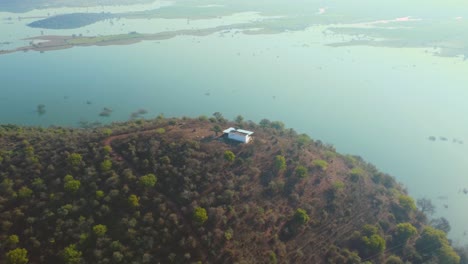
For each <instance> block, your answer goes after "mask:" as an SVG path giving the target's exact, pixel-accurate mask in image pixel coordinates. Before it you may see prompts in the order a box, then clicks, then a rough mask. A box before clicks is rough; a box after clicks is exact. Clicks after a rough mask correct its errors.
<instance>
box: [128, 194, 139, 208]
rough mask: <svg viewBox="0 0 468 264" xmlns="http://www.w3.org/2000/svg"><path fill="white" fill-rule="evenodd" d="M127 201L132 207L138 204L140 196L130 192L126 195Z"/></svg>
mask: <svg viewBox="0 0 468 264" xmlns="http://www.w3.org/2000/svg"><path fill="white" fill-rule="evenodd" d="M128 202H129V203H130V205H131V206H132V207H138V206H140V198H138V196H136V195H135V194H131V195H130V196H129V197H128Z"/></svg>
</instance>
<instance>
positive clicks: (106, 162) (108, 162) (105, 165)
mask: <svg viewBox="0 0 468 264" xmlns="http://www.w3.org/2000/svg"><path fill="white" fill-rule="evenodd" d="M111 168H112V161H111V160H108V159H106V160H104V161H103V162H101V171H103V172H108V171H110V170H111Z"/></svg>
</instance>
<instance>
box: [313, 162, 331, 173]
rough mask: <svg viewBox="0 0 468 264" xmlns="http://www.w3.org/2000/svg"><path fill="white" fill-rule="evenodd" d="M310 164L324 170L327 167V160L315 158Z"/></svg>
mask: <svg viewBox="0 0 468 264" xmlns="http://www.w3.org/2000/svg"><path fill="white" fill-rule="evenodd" d="M312 166H314V167H315V168H317V169H319V170H321V171H326V170H327V168H328V162H326V161H324V160H321V159H317V160H314V161H312Z"/></svg>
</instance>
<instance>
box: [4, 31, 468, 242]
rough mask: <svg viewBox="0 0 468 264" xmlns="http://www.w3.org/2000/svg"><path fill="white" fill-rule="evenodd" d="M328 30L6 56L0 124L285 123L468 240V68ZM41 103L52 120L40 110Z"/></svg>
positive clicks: (419, 50) (182, 38) (184, 38)
mask: <svg viewBox="0 0 468 264" xmlns="http://www.w3.org/2000/svg"><path fill="white" fill-rule="evenodd" d="M323 31H324V27H323V26H312V27H309V28H307V29H306V30H301V31H296V32H285V33H281V34H274V35H245V34H235V33H232V32H231V33H229V34H218V33H217V34H213V35H210V36H207V37H187V36H180V37H177V38H174V39H171V40H166V41H160V42H156V41H147V42H143V43H140V44H136V45H130V46H107V47H87V48H74V49H69V50H62V51H53V52H46V53H43V54H40V53H36V52H28V53H15V54H9V55H5V56H0V76H1V79H2V82H1V84H0V91H1V93H0V123H16V124H26V125H45V126H47V125H52V124H59V125H72V126H75V125H77V124H78V121H80V120H86V121H100V122H110V121H112V120H127V119H128V118H129V116H130V114H131V113H132V112H134V111H136V110H138V109H140V108H145V109H147V110H148V111H149V113H148V115H147V116H148V117H152V116H155V115H157V114H159V113H164V114H165V115H166V116H181V115H185V116H198V115H201V114H204V115H211V114H212V113H213V112H216V111H219V112H222V113H223V114H224V115H225V116H226V117H228V118H233V117H235V116H236V115H238V114H241V115H243V116H244V117H245V118H246V119H251V120H254V121H259V120H260V119H262V118H268V119H270V120H282V121H284V122H285V123H286V124H287V125H288V126H289V127H293V128H295V129H296V130H297V131H299V132H305V133H308V134H310V135H311V136H312V137H313V138H315V139H320V140H322V141H324V142H328V143H332V144H333V145H335V146H336V148H337V150H338V151H340V152H344V153H351V154H357V155H360V156H362V157H364V158H365V159H366V160H368V161H370V162H372V163H374V164H375V165H376V166H377V167H378V168H380V169H381V170H382V171H384V172H388V173H390V174H392V175H393V176H395V177H396V178H397V179H398V180H399V181H400V182H402V183H404V184H405V185H406V186H407V187H408V189H409V192H410V194H411V195H412V196H414V197H416V198H421V197H428V198H431V199H432V200H433V202H434V204H435V205H436V206H437V214H438V215H440V216H444V217H446V218H448V219H449V220H450V222H451V225H452V231H451V232H450V236H451V237H452V238H454V239H455V240H456V241H460V242H463V243H467V242H468V238H467V237H465V236H464V235H463V232H464V231H465V230H466V231H468V228H466V222H468V213H467V210H466V205H467V202H468V195H464V194H463V193H462V192H461V191H460V190H461V189H463V188H465V187H466V188H468V162H467V161H468V155H467V150H468V123H467V119H466V115H467V113H468V104H467V103H466V102H465V101H466V100H467V98H468V89H467V84H468V75H467V74H466V73H467V72H468V62H464V61H463V60H461V59H460V58H455V57H448V58H445V57H436V56H433V55H431V54H430V53H427V50H426V49H423V48H386V47H369V46H367V47H354V46H350V47H340V48H334V47H329V46H326V45H324V44H327V43H332V42H334V41H336V40H337V39H342V36H337V35H335V36H328V35H324V34H323ZM0 36H1V33H0ZM344 37H346V36H344ZM88 100H89V101H91V102H92V104H91V105H89V104H87V103H86V102H87V101H88ZM38 104H44V105H46V111H47V113H46V114H45V115H43V116H39V115H38V114H37V113H36V112H35V109H36V106H37V105H38ZM104 107H109V108H112V109H113V110H114V111H113V113H112V115H111V116H110V117H107V118H106V117H99V113H100V111H101V110H102V108H104ZM431 135H434V136H437V137H439V136H444V137H447V138H448V141H446V142H443V141H440V140H437V141H435V142H432V141H429V140H427V138H428V136H431ZM453 138H457V139H460V140H464V141H465V142H466V143H465V144H455V143H452V139H453ZM439 196H447V199H446V200H441V199H438V198H437V197H439ZM444 204H446V205H448V208H444Z"/></svg>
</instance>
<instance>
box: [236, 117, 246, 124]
mask: <svg viewBox="0 0 468 264" xmlns="http://www.w3.org/2000/svg"><path fill="white" fill-rule="evenodd" d="M235 121H236V123H237V124H242V122H244V117H243V116H241V115H238V116H236V119H235Z"/></svg>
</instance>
